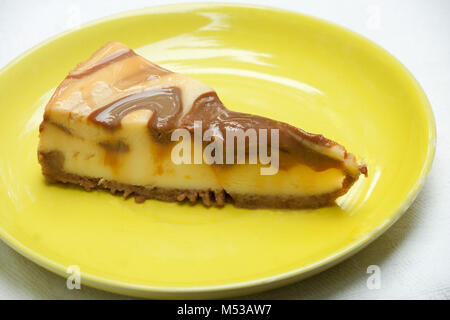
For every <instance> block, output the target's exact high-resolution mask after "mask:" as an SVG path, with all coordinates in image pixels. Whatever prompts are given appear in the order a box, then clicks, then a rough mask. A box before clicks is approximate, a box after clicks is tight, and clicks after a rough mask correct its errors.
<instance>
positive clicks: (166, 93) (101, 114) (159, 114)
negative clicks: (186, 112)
mask: <svg viewBox="0 0 450 320" xmlns="http://www.w3.org/2000/svg"><path fill="white" fill-rule="evenodd" d="M140 109H147V110H151V111H152V112H153V114H152V116H151V117H150V119H149V121H148V124H147V126H148V127H149V129H150V131H151V132H152V134H153V135H154V136H155V137H162V136H167V135H168V134H169V133H170V131H171V130H172V129H173V128H175V126H176V124H177V120H178V116H179V115H180V114H181V110H182V104H181V90H180V89H179V88H178V87H166V88H156V89H150V90H146V91H142V92H139V93H135V94H131V95H129V96H126V97H123V98H121V99H119V100H117V101H114V102H112V103H110V104H108V105H106V106H104V107H101V108H98V109H96V110H94V111H93V112H92V113H91V114H90V115H89V117H88V120H90V121H92V122H94V123H96V124H98V125H101V126H103V127H104V128H106V129H109V130H116V129H118V128H120V126H121V121H122V119H123V118H124V117H125V116H126V115H127V114H129V113H131V112H133V111H136V110H140ZM169 140H170V137H169Z"/></svg>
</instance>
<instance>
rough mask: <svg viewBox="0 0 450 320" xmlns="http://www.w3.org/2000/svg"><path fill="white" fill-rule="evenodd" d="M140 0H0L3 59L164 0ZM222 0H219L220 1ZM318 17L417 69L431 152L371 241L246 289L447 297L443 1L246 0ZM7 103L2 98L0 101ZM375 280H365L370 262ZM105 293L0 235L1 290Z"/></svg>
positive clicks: (448, 134) (448, 87)
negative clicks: (406, 202) (295, 276)
mask: <svg viewBox="0 0 450 320" xmlns="http://www.w3.org/2000/svg"><path fill="white" fill-rule="evenodd" d="M175 2H186V1H144V0H126V1H123V0H103V1H101V0H95V1H94V0H72V1H68V0H66V1H64V0H63V1H61V0H40V1H31V0H0V68H2V67H3V66H5V65H6V64H7V63H8V62H9V61H11V60H12V59H13V58H15V57H16V56H17V55H19V54H21V53H22V52H24V51H25V50H27V49H29V48H31V47H32V46H34V45H36V44H38V43H40V42H41V41H43V40H45V39H47V38H48V37H50V36H53V35H55V34H58V33H60V32H62V31H65V30H67V29H70V28H72V27H76V25H77V24H79V23H84V22H88V21H92V20H94V19H97V18H100V17H104V16H107V15H110V14H114V13H119V12H122V11H126V10H130V9H137V8H142V7H147V6H153V5H158V4H165V3H175ZM222 2H224V1H222ZM241 2H249V3H258V4H263V5H270V6H274V7H281V8H286V9H291V10H294V11H298V12H302V13H306V14H310V15H313V16H316V17H320V18H324V19H327V20H329V21H332V22H335V23H337V24H339V25H342V26H345V27H347V28H349V29H351V30H353V31H356V32H358V33H360V34H362V35H364V36H366V37H367V38H369V39H371V40H373V41H375V42H376V43H378V44H379V45H381V46H382V47H384V48H385V49H387V50H388V51H389V52H391V53H392V54H393V55H394V56H396V57H397V58H398V59H399V60H400V61H401V62H402V63H403V64H405V65H406V67H407V68H408V69H409V70H410V71H411V72H412V73H413V74H414V76H415V77H416V79H417V80H418V81H419V82H420V84H421V85H422V87H423V89H424V90H425V92H426V93H427V95H428V98H429V99H430V102H431V105H432V106H433V111H434V114H435V117H436V122H437V129H438V139H437V141H438V143H437V152H436V157H435V160H434V164H433V168H432V170H431V173H430V175H429V177H428V179H427V182H426V183H425V186H424V188H423V189H422V191H421V193H420V194H419V196H418V197H417V199H416V201H415V202H414V204H413V205H412V206H411V208H410V209H409V210H408V211H407V212H406V214H405V215H404V216H403V217H402V218H401V219H400V220H399V221H398V222H397V223H396V224H395V225H394V226H393V227H392V228H391V229H390V230H388V231H387V232H386V233H385V234H384V235H382V236H381V237H380V238H379V239H378V240H376V241H375V242H374V243H372V244H371V245H370V246H369V247H367V248H366V249H364V250H363V251H362V252H360V253H358V254H357V255H355V256H354V257H352V258H350V259H348V260H347V261H345V262H343V263H341V264H340V265H338V266H336V267H334V268H332V269H330V270H328V271H325V272H323V273H321V274H319V275H317V276H314V277H312V278H310V279H307V280H304V281H302V282H300V283H296V284H294V285H290V286H287V287H284V288H280V289H277V290H272V291H269V292H265V293H261V294H258V295H253V296H248V297H245V298H261V299H450V210H449V205H448V200H449V198H450V128H449V120H450V76H449V72H450V41H449V39H450V1H446V0H441V1H439V0H432V1H430V0H428V1H427V0H422V1H420V0H417V1H413V0H410V1H405V0H402V1H400V0H397V1H380V0H372V1H367V0H364V1H358V0H352V1H350V0H347V1H335V0H328V1H325V0H320V1H312V0H309V1H293V0H291V1H245V0H242V1H241ZM0 107H2V108H5V107H7V106H4V105H1V102H0ZM372 264H374V265H378V266H379V267H380V268H381V289H379V290H369V289H368V288H367V286H366V281H367V278H368V276H369V275H368V274H367V273H366V269H367V267H368V266H369V265H372ZM91 298H97V299H104V298H110V299H115V298H123V297H122V296H118V295H114V294H110V293H106V292H102V291H98V290H95V289H91V288H88V287H82V289H81V290H74V291H69V290H68V289H66V286H65V279H63V278H60V277H58V276H56V275H53V274H52V273H50V272H48V271H46V270H44V269H42V268H40V267H38V266H36V265H35V264H33V263H32V262H29V261H28V260H26V259H25V258H23V257H22V256H20V255H19V254H17V253H15V252H14V251H13V250H11V249H10V248H9V247H7V246H6V245H5V244H4V243H3V242H1V241H0V299H91Z"/></svg>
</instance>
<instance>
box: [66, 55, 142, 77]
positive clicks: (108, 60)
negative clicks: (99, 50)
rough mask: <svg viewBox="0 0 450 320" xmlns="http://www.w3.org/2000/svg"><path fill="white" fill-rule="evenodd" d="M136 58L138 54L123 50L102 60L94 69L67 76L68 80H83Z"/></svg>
mask: <svg viewBox="0 0 450 320" xmlns="http://www.w3.org/2000/svg"><path fill="white" fill-rule="evenodd" d="M132 56H136V53H135V52H134V51H133V50H131V49H121V50H118V51H117V52H115V53H113V54H112V55H110V56H108V57H106V58H105V59H103V60H100V61H99V62H97V63H95V64H94V65H93V66H92V67H90V68H88V69H86V70H84V71H82V72H80V73H74V74H69V75H68V76H67V78H68V79H81V78H83V77H85V76H87V75H89V74H92V73H94V72H96V71H98V70H100V69H102V68H104V67H106V66H108V65H110V64H112V63H115V62H117V61H120V60H123V59H126V58H129V57H132Z"/></svg>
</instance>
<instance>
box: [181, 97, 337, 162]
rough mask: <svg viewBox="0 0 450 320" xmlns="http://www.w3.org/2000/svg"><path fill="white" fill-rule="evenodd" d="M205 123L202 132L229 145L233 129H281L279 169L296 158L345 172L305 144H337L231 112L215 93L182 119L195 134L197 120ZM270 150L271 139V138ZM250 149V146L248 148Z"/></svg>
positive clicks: (250, 116)
mask: <svg viewBox="0 0 450 320" xmlns="http://www.w3.org/2000/svg"><path fill="white" fill-rule="evenodd" d="M199 120H200V121H202V129H203V130H208V129H212V131H213V132H215V133H216V136H215V138H217V139H221V140H223V141H224V144H225V145H226V132H227V131H234V130H238V129H240V130H243V131H246V130H248V129H254V130H256V131H258V130H259V129H267V130H270V129H278V130H279V148H280V151H281V156H280V166H281V167H287V166H289V163H290V162H291V161H290V159H292V158H295V159H297V161H301V162H303V163H305V164H306V165H308V166H310V167H312V168H313V169H315V170H317V171H322V170H326V169H329V168H341V169H343V163H342V162H341V161H339V160H336V159H333V158H331V157H329V156H327V155H324V154H321V153H319V152H316V151H314V150H312V149H310V148H308V147H307V146H305V144H304V143H303V142H302V140H307V141H310V142H312V143H316V144H319V145H322V146H324V147H326V148H330V147H332V146H334V145H336V142H334V141H331V140H329V139H327V138H325V137H324V136H322V135H320V134H310V133H307V132H305V131H303V130H300V129H298V128H296V127H294V126H291V125H289V124H287V123H283V122H279V121H275V120H272V119H269V118H265V117H260V116H256V115H251V114H247V113H241V112H235V111H231V110H228V109H227V108H226V107H225V106H224V105H223V103H222V102H221V101H220V99H219V97H218V96H217V94H216V93H215V92H207V93H205V94H203V95H200V96H199V97H198V98H197V99H196V100H195V102H194V104H193V106H192V108H191V110H190V111H189V112H188V113H187V114H186V115H185V116H184V117H183V119H182V121H181V126H183V127H185V128H187V129H189V130H191V131H193V128H194V121H199ZM267 142H268V148H270V143H271V142H270V139H268V141H267ZM246 147H247V148H248V145H247V146H246Z"/></svg>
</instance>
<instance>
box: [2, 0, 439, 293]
mask: <svg viewBox="0 0 450 320" xmlns="http://www.w3.org/2000/svg"><path fill="white" fill-rule="evenodd" d="M219 7H234V8H244V9H259V10H266V11H270V12H276V13H285V14H286V13H289V14H292V15H297V16H299V17H301V18H307V19H310V20H312V21H314V22H316V23H319V24H322V25H327V26H328V27H331V28H335V29H338V30H339V31H340V32H344V33H347V34H348V35H350V36H352V37H356V38H358V40H360V41H363V42H365V43H366V44H367V45H370V46H372V47H374V48H375V49H377V50H380V51H382V52H384V53H385V54H386V55H387V56H388V57H389V58H391V60H392V61H393V62H394V63H395V64H397V66H398V67H399V68H400V70H401V71H402V72H403V73H404V74H405V76H407V78H409V80H410V81H411V83H412V84H414V86H415V91H416V92H418V93H419V94H420V96H421V100H422V108H423V110H424V111H425V119H424V120H425V121H426V122H427V129H428V148H427V155H426V158H425V161H424V163H423V166H422V169H421V172H420V176H419V177H418V179H417V181H416V182H415V184H414V185H413V186H412V188H411V189H410V192H409V193H408V195H407V196H406V197H405V199H404V200H403V201H402V203H401V205H400V206H399V207H398V208H396V209H395V210H394V211H393V213H392V214H391V215H390V216H389V217H388V218H386V219H385V220H384V222H383V223H381V224H380V225H379V226H378V227H377V228H376V229H375V230H372V231H371V232H370V233H366V234H365V235H364V236H363V237H362V238H360V239H358V241H356V242H353V243H352V244H350V245H349V246H347V247H345V248H343V249H341V250H339V251H336V252H334V253H333V254H331V255H329V256H327V257H325V258H323V259H320V260H318V261H316V262H314V263H312V264H309V265H306V266H302V267H299V268H296V269H293V270H290V271H287V272H283V273H279V274H276V275H272V276H268V277H263V278H258V279H254V280H249V281H240V282H232V283H228V284H220V285H205V286H190V287H176V286H151V285H141V284H136V283H130V282H125V281H119V280H113V279H109V278H104V277H100V276H96V275H94V274H90V273H85V272H81V281H82V284H83V285H84V284H86V285H88V286H90V287H94V288H97V289H101V290H106V291H109V292H114V293H118V294H126V295H131V296H137V297H151V298H186V297H187V296H189V297H192V298H205V297H206V298H210V297H214V298H218V297H230V296H237V295H243V294H250V293H256V292H261V291H264V290H267V289H273V288H277V287H280V286H283V285H286V284H289V283H293V282H296V281H299V280H302V279H305V278H307V277H309V276H312V275H314V274H317V273H320V272H322V271H324V270H326V269H328V268H330V267H332V266H334V265H336V264H338V263H340V262H342V261H343V260H345V259H347V258H348V257H350V256H352V255H354V254H356V253H357V252H359V251H360V250H362V249H363V248H364V247H366V246H367V245H369V244H370V243H372V242H373V241H375V240H376V239H377V238H378V237H379V236H380V235H381V234H383V233H384V232H386V231H387V230H388V229H389V228H390V227H391V226H392V225H393V224H394V223H395V222H396V221H397V220H398V219H399V218H400V217H401V216H402V215H403V214H404V213H405V212H406V211H407V209H408V208H409V207H410V205H411V204H412V203H413V202H414V200H415V198H416V197H417V195H418V194H419V192H420V190H421V189H422V186H423V184H424V182H425V180H426V178H427V176H428V173H429V172H430V169H431V166H432V164H433V160H434V156H435V149H436V122H435V117H434V114H433V110H432V107H431V104H430V102H429V99H428V97H427V96H426V94H425V92H424V90H423V88H422V86H421V85H420V83H419V81H418V80H417V79H416V78H415V77H414V76H413V75H412V73H411V72H410V71H409V70H408V69H407V68H406V67H405V66H404V65H403V63H401V62H400V61H399V60H398V59H397V58H396V57H395V56H394V55H393V54H391V53H390V52H388V51H387V50H386V49H384V48H383V47H381V46H380V45H378V44H377V43H375V42H374V41H372V40H370V39H368V38H366V37H364V36H362V35H361V34H359V33H358V32H355V31H353V30H350V29H348V28H346V27H343V26H341V25H339V24H337V23H334V22H330V21H327V20H325V19H322V18H318V17H315V16H312V15H309V14H305V13H301V12H297V11H293V10H287V9H281V8H276V7H272V6H266V5H255V4H244V3H222V2H190V3H180V4H167V5H157V6H150V7H144V8H140V9H133V10H128V11H124V12H120V13H117V14H113V15H109V16H106V17H102V18H99V19H95V20H93V21H89V22H87V23H83V24H81V25H80V26H79V27H76V28H71V29H68V30H66V31H64V32H61V33H58V34H56V35H54V36H52V37H49V38H47V39H46V40H44V41H42V42H40V43H39V44H37V45H35V46H33V47H31V48H30V49H28V50H26V51H24V52H23V53H22V54H20V55H18V56H17V57H15V58H14V59H12V60H11V61H9V62H8V63H7V64H6V65H5V66H4V67H3V68H1V69H0V76H2V75H3V74H4V73H5V72H6V71H8V70H9V69H11V68H12V67H14V66H15V65H17V64H18V63H20V62H21V60H23V59H24V58H26V57H27V56H29V55H31V54H33V53H34V52H35V51H37V50H39V49H40V48H41V47H43V46H45V45H47V44H48V43H51V42H53V41H56V40H58V39H59V38H62V37H64V36H66V35H68V34H70V33H72V32H76V31H78V30H80V29H84V28H87V27H90V26H95V25H99V24H102V23H104V22H108V21H112V20H116V19H120V18H124V17H131V16H136V15H145V14H152V13H153V14H155V13H158V11H161V12H167V11H168V10H169V9H171V8H177V9H180V8H184V9H186V10H189V9H195V8H209V9H216V8H219ZM0 239H1V240H2V241H3V242H4V243H6V244H7V245H8V246H9V247H10V248H12V249H13V250H14V251H16V252H17V253H19V254H21V255H22V256H24V257H25V258H27V259H29V260H30V261H32V262H34V263H36V264H37V265H39V266H41V267H43V268H45V269H47V270H49V271H51V272H53V273H56V274H57V275H59V276H61V277H67V276H68V274H67V272H66V267H65V266H64V265H62V264H60V263H58V262H55V261H53V260H51V259H49V258H47V257H45V256H43V255H41V254H39V253H37V252H35V251H33V250H32V249H30V248H28V247H27V246H25V245H23V244H22V243H21V242H20V241H18V240H16V239H15V238H14V237H13V236H11V235H10V234H9V233H8V232H7V231H6V230H5V229H4V228H3V227H2V226H1V225H0Z"/></svg>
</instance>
